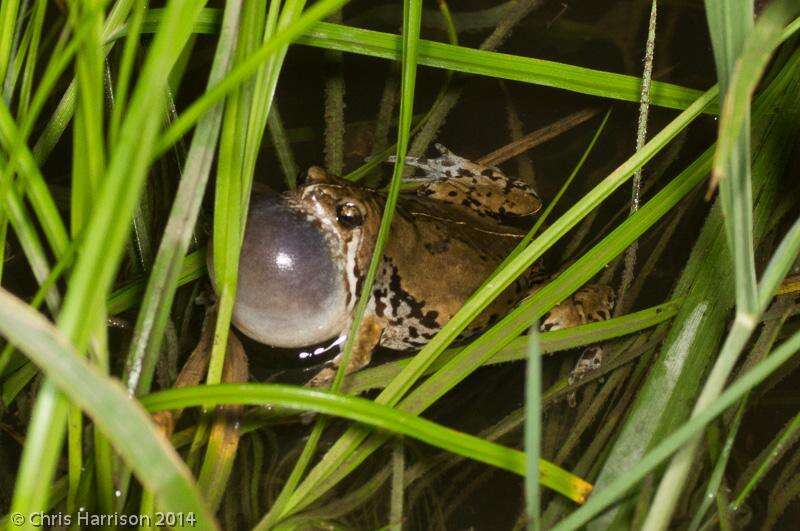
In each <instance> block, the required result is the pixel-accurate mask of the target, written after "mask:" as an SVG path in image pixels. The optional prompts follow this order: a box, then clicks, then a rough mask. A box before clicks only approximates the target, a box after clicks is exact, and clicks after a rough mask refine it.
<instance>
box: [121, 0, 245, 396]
mask: <svg viewBox="0 0 800 531" xmlns="http://www.w3.org/2000/svg"><path fill="white" fill-rule="evenodd" d="M240 7H241V1H240V0H239V1H232V2H227V3H226V4H225V17H224V20H223V23H222V31H221V32H220V35H219V40H218V42H217V51H216V54H215V57H214V63H213V65H212V67H211V73H210V74H209V77H208V84H209V85H213V84H215V83H217V82H218V80H219V79H220V78H221V77H222V76H223V75H224V73H225V72H227V70H228V68H229V65H230V61H231V58H232V56H233V50H234V47H235V43H236V32H237V30H238V27H239V11H240ZM221 120H222V106H221V105H219V106H217V107H214V108H213V109H211V111H209V112H208V113H207V114H206V115H205V116H204V117H203V119H202V120H201V121H200V123H199V124H198V126H197V128H196V129H195V133H194V136H193V137H192V143H191V146H190V147H189V152H188V154H187V156H186V165H185V166H184V169H183V174H182V176H181V180H180V183H179V185H178V190H177V192H176V193H175V200H174V201H173V206H172V210H171V212H170V216H169V219H168V220H167V226H166V228H165V229H164V235H163V236H162V238H161V244H160V245H159V249H158V254H157V255H156V259H155V262H154V263H153V267H152V269H151V271H150V275H149V277H148V280H147V288H146V291H145V294H144V297H143V298H142V307H141V309H140V310H139V314H138V316H137V319H136V328H135V329H134V332H133V339H132V341H131V348H130V352H129V354H128V359H127V363H126V374H127V376H126V378H125V382H126V385H127V387H128V389H129V390H131V391H134V390H135V392H136V394H138V395H140V394H143V393H146V392H148V391H149V390H150V383H151V380H152V375H153V370H154V368H155V363H156V360H157V356H158V352H159V350H160V348H161V340H162V338H163V331H164V326H165V325H166V321H167V318H168V317H169V311H170V308H171V306H172V300H173V297H174V295H175V289H176V288H177V284H178V278H179V274H180V272H181V268H182V266H183V265H184V263H185V260H184V258H183V257H184V255H185V254H186V250H187V249H188V247H189V241H190V239H191V235H192V231H193V229H194V225H195V222H196V220H197V215H198V213H199V211H200V204H201V202H202V200H203V194H204V192H205V189H206V184H207V183H208V176H209V173H210V172H211V163H212V161H213V160H214V150H215V147H216V144H217V139H218V137H219V128H220V123H221ZM115 293H116V292H115ZM117 311H119V310H118V309H117V308H116V307H115V304H114V295H112V297H111V298H110V300H109V312H110V313H112V314H113V313H116V312H117Z"/></svg>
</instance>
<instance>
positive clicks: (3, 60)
mask: <svg viewBox="0 0 800 531" xmlns="http://www.w3.org/2000/svg"><path fill="white" fill-rule="evenodd" d="M18 10H19V0H3V3H2V4H0V91H1V90H2V87H4V86H5V80H6V74H7V73H8V70H9V66H10V64H11V56H12V53H13V47H14V35H15V33H16V32H15V31H14V30H15V26H16V24H17V11H18Z"/></svg>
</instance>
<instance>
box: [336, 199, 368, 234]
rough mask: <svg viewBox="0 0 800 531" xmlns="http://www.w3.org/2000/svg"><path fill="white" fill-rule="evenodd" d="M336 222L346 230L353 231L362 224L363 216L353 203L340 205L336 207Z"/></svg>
mask: <svg viewBox="0 0 800 531" xmlns="http://www.w3.org/2000/svg"><path fill="white" fill-rule="evenodd" d="M336 221H338V222H339V224H340V225H341V226H342V227H344V228H346V229H354V228H356V227H360V226H361V224H362V223H364V215H363V214H362V213H361V210H359V208H358V207H357V206H356V205H355V203H349V202H348V203H341V204H339V206H337V207H336Z"/></svg>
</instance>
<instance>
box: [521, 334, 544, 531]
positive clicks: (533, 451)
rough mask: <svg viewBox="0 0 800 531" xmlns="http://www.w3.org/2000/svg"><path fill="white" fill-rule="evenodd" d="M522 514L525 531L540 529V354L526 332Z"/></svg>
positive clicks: (536, 336) (534, 336) (533, 338)
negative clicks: (538, 464) (523, 510)
mask: <svg viewBox="0 0 800 531" xmlns="http://www.w3.org/2000/svg"><path fill="white" fill-rule="evenodd" d="M525 381H526V384H525V458H526V473H525V511H526V516H527V519H528V526H527V527H528V531H538V530H539V529H541V527H542V523H541V513H540V507H539V504H540V494H539V477H538V470H539V469H538V467H537V466H536V464H537V463H538V462H539V459H540V457H539V456H540V455H541V444H542V353H541V348H540V346H539V332H538V330H536V327H535V326H534V327H532V328H531V329H530V332H528V363H527V376H526V378H525Z"/></svg>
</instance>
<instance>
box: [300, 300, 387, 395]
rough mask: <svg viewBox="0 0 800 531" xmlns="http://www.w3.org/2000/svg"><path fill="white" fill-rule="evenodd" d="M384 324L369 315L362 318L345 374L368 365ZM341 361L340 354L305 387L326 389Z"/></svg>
mask: <svg viewBox="0 0 800 531" xmlns="http://www.w3.org/2000/svg"><path fill="white" fill-rule="evenodd" d="M384 326H385V325H384V323H383V322H381V320H380V319H379V318H378V317H377V316H375V315H371V314H367V315H365V316H364V319H362V320H361V325H360V326H359V328H358V334H357V335H356V341H355V344H354V345H353V351H352V352H351V353H350V361H349V362H348V364H347V367H346V368H345V374H350V373H353V372H355V371H357V370H359V369H361V368H362V367H364V366H366V365H368V364H369V362H370V360H371V359H372V352H373V351H374V350H375V348H376V347H377V346H378V343H379V342H380V340H381V334H383V329H384ZM341 361H342V354H339V355H338V356H336V357H335V358H334V359H333V360H332V361H331V362H330V363H329V364H328V366H326V367H324V368H323V369H321V370H320V371H319V372H318V373H317V374H316V375H315V376H314V377H313V378H311V379H310V380H309V381H308V383H307V384H306V385H308V386H310V387H328V386H329V385H330V384H331V382H333V378H334V377H335V376H336V371H337V370H338V367H339V364H340V363H341Z"/></svg>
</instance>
